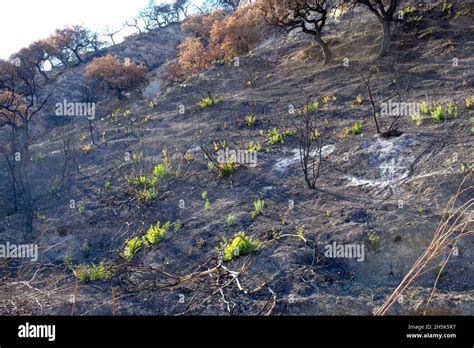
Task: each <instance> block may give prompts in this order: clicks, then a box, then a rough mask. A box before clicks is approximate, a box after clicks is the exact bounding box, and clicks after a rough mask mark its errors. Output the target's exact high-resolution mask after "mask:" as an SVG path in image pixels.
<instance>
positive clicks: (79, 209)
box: [77, 205, 86, 214]
mask: <svg viewBox="0 0 474 348" xmlns="http://www.w3.org/2000/svg"><path fill="white" fill-rule="evenodd" d="M77 211H78V212H79V214H84V212H85V211H86V207H84V206H83V205H80V206H78V207H77Z"/></svg>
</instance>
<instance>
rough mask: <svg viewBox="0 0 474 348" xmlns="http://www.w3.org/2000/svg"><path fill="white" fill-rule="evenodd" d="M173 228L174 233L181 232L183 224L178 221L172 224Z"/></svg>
mask: <svg viewBox="0 0 474 348" xmlns="http://www.w3.org/2000/svg"><path fill="white" fill-rule="evenodd" d="M173 227H174V231H175V232H179V231H181V228H183V224H182V223H181V221H179V220H178V221H176V222H175V223H173Z"/></svg>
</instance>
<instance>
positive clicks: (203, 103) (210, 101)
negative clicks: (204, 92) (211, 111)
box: [199, 96, 222, 109]
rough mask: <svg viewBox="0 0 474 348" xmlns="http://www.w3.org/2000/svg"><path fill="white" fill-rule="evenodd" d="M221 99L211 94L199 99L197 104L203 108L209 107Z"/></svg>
mask: <svg viewBox="0 0 474 348" xmlns="http://www.w3.org/2000/svg"><path fill="white" fill-rule="evenodd" d="M221 101H222V100H221V99H220V98H213V97H211V96H207V97H205V98H202V99H201V100H200V101H199V106H200V107H201V108H202V109H205V108H207V107H210V106H214V105H217V104H219V103H220V102H221Z"/></svg>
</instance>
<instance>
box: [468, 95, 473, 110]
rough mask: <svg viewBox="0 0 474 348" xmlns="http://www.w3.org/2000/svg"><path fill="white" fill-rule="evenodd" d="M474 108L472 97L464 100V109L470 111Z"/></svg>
mask: <svg viewBox="0 0 474 348" xmlns="http://www.w3.org/2000/svg"><path fill="white" fill-rule="evenodd" d="M473 107H474V95H473V96H471V97H469V98H466V109H471V108H473Z"/></svg>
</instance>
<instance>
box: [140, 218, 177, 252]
mask: <svg viewBox="0 0 474 348" xmlns="http://www.w3.org/2000/svg"><path fill="white" fill-rule="evenodd" d="M170 225H171V222H170V221H168V222H166V223H165V224H164V225H163V226H160V222H159V221H158V222H157V223H156V225H154V226H153V225H152V226H150V228H149V229H148V231H147V233H146V234H145V235H144V236H143V237H142V241H143V243H144V244H145V245H147V246H150V245H156V244H158V243H159V242H160V240H161V238H163V236H164V235H165V233H166V232H167V231H168V229H169V228H170Z"/></svg>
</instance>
